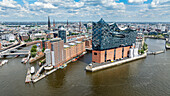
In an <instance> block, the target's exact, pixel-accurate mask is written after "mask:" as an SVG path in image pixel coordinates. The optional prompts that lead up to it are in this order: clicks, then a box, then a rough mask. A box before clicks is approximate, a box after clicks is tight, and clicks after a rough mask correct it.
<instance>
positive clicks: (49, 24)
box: [48, 16, 51, 30]
mask: <svg viewBox="0 0 170 96" xmlns="http://www.w3.org/2000/svg"><path fill="white" fill-rule="evenodd" d="M50 29H51V23H50V17H49V16H48V30H50Z"/></svg>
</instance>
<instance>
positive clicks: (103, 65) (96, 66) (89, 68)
mask: <svg viewBox="0 0 170 96" xmlns="http://www.w3.org/2000/svg"><path fill="white" fill-rule="evenodd" d="M146 56H147V53H146V52H145V53H144V54H143V55H139V56H137V57H133V58H128V59H124V60H120V61H115V62H106V63H101V64H100V63H91V64H92V66H89V65H87V66H86V68H85V70H86V71H90V72H95V71H99V70H102V69H106V68H109V67H113V66H117V65H121V64H124V63H128V62H131V61H135V60H138V59H142V58H145V57H146Z"/></svg>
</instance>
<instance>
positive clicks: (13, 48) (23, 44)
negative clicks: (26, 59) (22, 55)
mask: <svg viewBox="0 0 170 96" xmlns="http://www.w3.org/2000/svg"><path fill="white" fill-rule="evenodd" d="M25 45H26V44H25V43H22V44H19V45H17V46H15V47H12V48H8V49H6V50H5V51H2V52H0V54H3V53H6V52H10V51H11V50H15V49H17V48H19V47H22V46H25Z"/></svg>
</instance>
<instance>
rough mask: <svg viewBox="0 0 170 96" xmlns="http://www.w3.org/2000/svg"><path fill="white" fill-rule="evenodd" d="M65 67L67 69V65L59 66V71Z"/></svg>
mask: <svg viewBox="0 0 170 96" xmlns="http://www.w3.org/2000/svg"><path fill="white" fill-rule="evenodd" d="M65 67H67V64H63V65H62V66H60V67H59V68H60V69H64V68H65Z"/></svg>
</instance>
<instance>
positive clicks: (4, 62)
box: [0, 60, 8, 66]
mask: <svg viewBox="0 0 170 96" xmlns="http://www.w3.org/2000/svg"><path fill="white" fill-rule="evenodd" d="M7 63H8V60H2V62H0V66H3V65H5V64H7Z"/></svg>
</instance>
